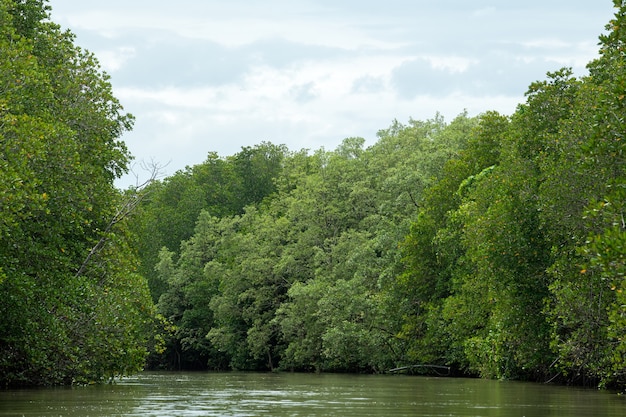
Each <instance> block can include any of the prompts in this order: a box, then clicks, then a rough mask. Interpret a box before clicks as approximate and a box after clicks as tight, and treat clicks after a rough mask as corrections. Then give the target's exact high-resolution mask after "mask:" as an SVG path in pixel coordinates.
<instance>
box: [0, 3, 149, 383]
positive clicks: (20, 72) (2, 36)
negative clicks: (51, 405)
mask: <svg viewBox="0 0 626 417" xmlns="http://www.w3.org/2000/svg"><path fill="white" fill-rule="evenodd" d="M47 10H48V8H47V6H45V4H44V2H42V1H9V0H2V1H0V167H1V168H0V184H1V185H0V206H1V207H2V218H1V219H0V294H2V299H3V302H2V305H1V306H0V316H1V317H2V319H0V357H1V358H2V359H0V384H2V385H46V384H67V383H73V382H91V381H100V380H104V379H106V378H112V377H115V376H119V375H124V374H128V373H132V372H136V371H138V370H140V369H141V368H142V366H143V363H144V359H145V356H146V349H145V345H146V342H147V338H148V337H149V334H150V326H151V323H152V315H153V308H152V303H151V302H150V298H149V293H148V291H147V287H146V285H145V281H144V280H143V278H141V277H140V276H138V275H137V274H136V273H135V270H136V267H137V265H136V263H135V254H134V252H133V250H132V249H131V247H130V246H129V245H130V244H131V243H132V236H131V235H129V234H127V229H126V224H125V223H124V222H122V219H121V218H119V217H117V213H118V209H119V207H122V206H123V205H124V201H123V196H122V195H121V194H120V193H119V191H117V190H116V189H115V188H114V186H113V180H114V179H115V178H117V177H118V176H119V175H121V174H122V173H123V172H124V171H125V170H126V166H127V164H128V161H129V158H130V156H129V155H128V152H127V150H126V148H125V146H124V144H123V143H122V142H121V141H120V140H119V137H120V135H121V134H122V132H123V131H125V130H127V129H129V128H130V127H131V125H132V116H130V115H127V114H124V113H123V109H122V106H121V105H120V104H119V102H118V101H117V100H116V99H115V98H114V97H113V95H112V92H111V86H110V84H109V83H108V77H107V76H106V74H104V73H102V72H101V70H100V68H99V65H98V63H97V61H96V60H95V58H94V57H93V56H92V55H91V54H89V53H87V52H84V51H82V50H81V49H80V48H78V47H76V46H74V44H73V35H71V34H70V33H68V32H65V33H64V32H61V31H60V30H59V28H58V26H56V25H55V24H53V23H51V22H49V20H48V11H47ZM114 225H115V227H113V226H114Z"/></svg>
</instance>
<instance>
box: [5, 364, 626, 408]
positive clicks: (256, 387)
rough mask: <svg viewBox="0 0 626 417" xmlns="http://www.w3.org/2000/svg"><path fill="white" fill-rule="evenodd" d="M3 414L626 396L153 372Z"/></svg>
mask: <svg viewBox="0 0 626 417" xmlns="http://www.w3.org/2000/svg"><path fill="white" fill-rule="evenodd" d="M0 416H41V417H48V416H50V417H51V416H54V417H59V416H63V417H66V416H81V417H86V416H91V417H102V416H141V417H147V416H342V417H349V416H390V417H391V416H507V417H508V416H529V417H530V416H532V417H543V416H572V417H583V416H584V417H591V416H593V417H598V416H611V417H612V416H615V417H618V416H619V417H623V416H626V399H625V398H623V397H619V396H617V395H615V394H611V393H607V392H598V391H594V390H583V389H574V388H566V387H555V386H547V385H541V384H528V383H515V382H502V381H485V380H476V379H454V378H426V377H412V376H403V375H385V376H383V375H378V376H375V375H369V376H366V375H333V374H323V375H311V374H289V373H285V374H255V373H153V372H146V373H143V374H141V375H139V376H137V377H134V378H128V379H125V380H123V381H122V382H119V383H117V384H114V385H104V386H90V387H75V388H64V389H61V388H57V389H40V390H11V391H0Z"/></svg>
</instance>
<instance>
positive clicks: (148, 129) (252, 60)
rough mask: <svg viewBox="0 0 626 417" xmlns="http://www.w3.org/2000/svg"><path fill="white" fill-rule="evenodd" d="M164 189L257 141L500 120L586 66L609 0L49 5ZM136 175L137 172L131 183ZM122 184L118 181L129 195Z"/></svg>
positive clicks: (61, 1) (53, 0)
mask: <svg viewBox="0 0 626 417" xmlns="http://www.w3.org/2000/svg"><path fill="white" fill-rule="evenodd" d="M50 5H51V6H52V19H53V20H54V21H55V22H56V23H58V24H60V25H61V26H62V27H63V28H66V29H70V30H71V31H72V32H74V33H75V34H76V35H77V39H76V43H77V44H78V45H79V46H81V47H83V48H85V49H88V50H90V51H91V52H93V53H95V54H96V56H97V57H98V59H99V60H100V63H101V65H102V67H103V69H104V70H105V71H106V72H107V73H108V74H110V75H111V82H112V84H113V89H114V93H115V95H116V97H117V98H118V99H119V100H120V101H121V102H122V104H123V105H124V107H125V109H126V110H127V111H128V112H130V113H132V114H133V115H135V117H136V119H137V120H136V123H135V127H134V129H133V131H132V132H130V133H127V134H125V135H124V137H123V139H124V140H125V142H126V143H127V145H128V147H129V149H130V150H131V152H132V154H133V155H134V156H135V158H136V161H137V162H140V161H142V160H144V161H150V160H154V161H157V162H159V163H161V164H166V163H169V165H168V166H167V169H166V174H168V175H171V174H173V173H174V172H175V171H177V170H179V169H183V168H184V167H185V166H188V165H195V164H199V163H201V162H203V161H204V160H205V159H206V156H207V153H208V152H210V151H216V152H217V153H218V154H220V155H221V156H228V155H233V154H235V153H236V152H238V151H239V150H240V149H241V147H242V146H253V145H255V144H258V143H260V142H262V141H269V142H272V143H274V144H286V145H287V146H288V147H289V149H291V150H294V151H295V150H300V149H302V148H307V149H311V150H316V149H319V148H321V147H324V148H326V149H328V150H333V149H335V147H336V146H337V145H338V144H339V143H340V142H341V141H342V139H344V138H346V137H351V136H360V137H363V138H365V139H366V141H367V142H366V143H367V144H368V145H369V144H373V143H374V142H375V141H376V132H377V131H378V130H380V129H384V128H386V127H388V126H389V125H390V124H391V122H392V121H393V120H394V119H397V120H398V121H400V122H403V123H405V122H407V121H408V120H409V118H413V119H420V120H424V119H428V118H432V117H433V116H434V115H435V113H436V112H440V113H441V114H442V115H443V116H444V117H445V119H446V120H447V121H450V120H452V119H453V118H454V117H455V116H456V115H458V114H459V113H461V112H462V111H463V110H464V109H466V110H467V111H468V112H469V114H470V115H471V116H474V115H477V114H480V113H481V112H484V111H487V110H497V111H499V112H501V113H504V114H511V113H513V112H514V110H515V106H516V105H517V104H518V103H521V102H523V101H524V93H525V91H526V89H527V87H528V85H529V84H530V83H531V82H533V81H536V80H541V79H545V74H546V72H547V71H554V70H557V69H559V68H561V67H563V66H569V67H573V69H574V73H575V74H576V75H578V76H582V75H584V74H586V70H585V65H586V64H587V63H588V62H589V61H590V60H591V59H593V58H595V57H596V56H597V50H598V45H597V43H598V36H599V35H600V34H601V33H604V32H605V30H604V27H605V25H606V24H607V23H608V22H609V20H610V19H611V18H612V16H613V13H614V10H613V7H612V6H613V4H612V1H611V0H541V1H538V0H524V1H508V0H506V1H505V0H491V1H487V0H470V1H468V0H438V1H434V0H428V1H425V0H385V1H373V0H358V1H357V0H334V1H331V0H310V1H304V0H266V1H260V0H259V1H255V0H221V1H216V0H195V1H194V0H177V1H172V0H167V1H165V0H150V1H148V0H123V1H122V0H107V1H95V0H50ZM141 175H143V176H145V174H142V173H141V172H140V176H141ZM133 182H134V180H133V179H132V177H129V178H125V179H124V180H123V181H120V184H119V185H120V186H122V187H125V186H127V185H131V184H132V183H133Z"/></svg>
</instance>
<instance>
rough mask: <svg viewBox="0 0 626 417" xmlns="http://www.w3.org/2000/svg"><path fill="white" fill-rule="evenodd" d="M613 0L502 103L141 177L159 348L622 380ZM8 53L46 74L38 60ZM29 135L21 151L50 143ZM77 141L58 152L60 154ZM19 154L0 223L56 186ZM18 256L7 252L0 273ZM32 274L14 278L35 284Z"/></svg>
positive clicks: (208, 364)
mask: <svg viewBox="0 0 626 417" xmlns="http://www.w3.org/2000/svg"><path fill="white" fill-rule="evenodd" d="M616 6H617V8H618V10H619V11H618V12H617V13H616V17H615V19H614V20H613V21H612V22H611V23H610V24H609V26H608V27H607V29H608V34H606V35H603V36H601V37H600V41H601V43H600V57H599V58H598V59H596V60H594V61H593V62H591V63H590V64H589V75H588V76H586V77H583V78H576V77H574V76H573V74H572V72H571V70H570V69H567V68H563V69H560V70H557V71H554V72H551V73H548V74H547V77H546V79H545V80H543V81H538V82H534V83H532V84H531V85H530V87H529V90H528V93H527V98H526V101H525V102H524V103H522V104H520V105H519V106H518V108H517V110H516V111H515V112H514V114H512V115H511V116H510V117H507V116H503V115H500V114H498V113H496V112H486V113H484V114H481V115H479V116H477V117H473V118H470V117H468V116H467V114H465V113H464V114H461V115H459V116H458V117H457V118H455V119H454V120H453V121H452V122H450V123H446V122H444V120H443V118H442V117H441V116H440V115H438V114H437V115H436V116H435V117H434V118H433V119H430V120H426V121H418V120H412V119H411V120H409V122H408V123H407V124H406V125H405V124H401V123H399V122H397V121H396V122H393V123H392V125H391V126H390V127H389V128H388V129H384V130H381V131H380V132H379V133H378V141H377V142H376V143H375V144H373V145H372V146H371V147H369V148H364V143H365V141H364V140H363V139H361V138H347V139H345V140H344V141H343V142H342V143H341V144H340V145H339V146H338V147H337V149H335V150H334V151H328V150H325V149H319V150H316V151H314V152H312V153H310V152H309V151H307V150H301V151H299V152H289V151H288V150H287V149H286V148H285V147H284V146H275V145H272V144H270V143H262V144H261V145H259V146H256V147H246V148H243V149H242V150H241V152H240V153H238V154H236V155H234V156H231V157H226V158H220V157H218V156H217V155H216V154H209V158H208V159H207V161H206V162H205V163H203V164H201V165H198V166H195V167H190V168H187V169H186V170H184V171H181V172H178V173H176V174H175V175H174V176H172V177H170V178H167V179H165V180H164V181H162V182H156V183H154V184H152V185H151V191H152V193H151V200H150V202H149V204H148V205H147V206H146V207H144V208H143V209H142V211H141V213H140V216H138V218H137V219H136V221H135V222H134V223H133V227H132V229H133V230H134V231H136V232H137V234H138V235H139V237H140V238H139V242H140V244H139V247H138V250H139V252H140V255H141V260H142V267H141V270H140V271H141V274H145V276H147V277H148V278H149V282H150V289H151V292H152V296H153V297H154V299H155V300H158V301H159V302H158V311H159V313H160V314H162V316H163V317H165V319H166V320H167V323H168V324H166V325H163V326H164V327H168V326H171V327H170V330H171V331H170V332H169V333H168V334H167V337H164V339H163V342H164V343H165V344H166V345H167V346H168V347H169V349H168V351H167V352H166V353H164V354H162V355H161V356H158V355H157V356H156V357H155V358H154V359H153V361H154V362H153V364H155V366H159V365H160V366H166V367H191V368H214V369H223V368H230V369H254V370H272V369H289V370H304V371H350V372H381V371H384V370H385V369H388V368H390V367H395V366H401V365H407V364H434V365H448V366H452V367H453V368H455V369H457V370H458V371H459V372H461V373H464V374H469V375H478V376H482V377H489V378H510V379H528V380H536V381H546V380H555V381H557V380H558V381H563V382H571V383H585V384H588V385H590V384H594V385H595V384H599V385H602V386H606V387H617V388H622V389H623V387H624V383H625V380H626V371H625V369H626V359H625V354H626V344H625V342H624V333H625V331H626V319H625V317H626V311H625V310H624V305H625V298H626V296H625V295H624V293H623V290H624V285H625V284H624V265H625V261H624V245H625V241H626V240H625V239H626V238H625V236H626V234H625V229H626V226H625V221H624V214H623V213H624V198H625V197H626V191H624V188H625V187H624V184H625V183H626V181H625V180H624V166H625V164H624V149H623V146H624V145H623V138H624V127H625V125H624V120H623V117H622V116H621V115H622V114H623V110H624V97H625V96H626V77H624V75H625V71H624V69H625V68H626V66H625V64H624V38H623V36H624V33H625V32H624V27H626V25H625V24H624V19H625V17H624V16H625V13H626V12H625V6H624V5H623V4H622V3H621V2H619V1H618V2H616ZM14 61H15V65H19V66H20V67H19V72H20V73H23V74H31V73H32V74H33V75H32V83H31V85H32V87H31V88H33V89H37V88H40V89H42V91H45V89H46V88H47V87H46V86H47V84H46V83H47V82H48V81H47V79H46V78H41V79H40V78H37V76H36V75H37V74H38V71H37V70H36V64H37V62H31V61H30V60H29V59H28V55H24V56H20V57H18V56H17V55H16V57H15V59H14ZM10 80H12V78H10V77H9V78H7V81H6V82H9V81H10ZM14 87H15V86H14ZM18 87H19V86H18ZM15 88H17V87H15ZM20 88H21V87H20ZM20 96H21V95H19V94H16V95H15V97H20ZM38 103H40V102H39V101H38V102H35V101H33V102H24V103H22V105H23V106H37V105H38ZM3 106H4V105H3ZM4 107H6V106H4ZM4 107H0V108H4ZM9 116H11V117H13V118H15V117H17V116H14V115H8V114H7V116H6V117H9ZM6 120H7V122H6V123H5V124H6V126H9V124H8V123H9V121H10V120H13V119H8V118H7V119H6ZM15 120H20V119H15ZM20 123H22V124H21V125H15V128H14V129H24V130H25V131H27V130H28V131H31V132H42V134H43V132H48V130H49V129H52V127H51V126H50V125H49V124H45V123H40V122H39V121H33V120H26V119H24V120H21V121H20ZM9 131H10V129H9V128H8V127H7V132H9ZM18 134H21V133H18V131H17V130H15V132H14V133H13V135H15V136H16V135H18ZM46 134H48V133H46ZM25 146H26V145H25ZM27 146H28V147H25V148H24V151H23V152H25V153H24V154H22V156H23V155H29V154H33V155H38V157H41V156H42V155H46V152H47V151H46V149H45V148H41V147H40V146H39V145H38V143H37V142H33V143H31V144H28V145H27ZM65 148H67V149H70V148H69V145H68V146H66V147H65ZM76 152H78V154H79V155H80V149H76V150H75V152H74V153H72V154H63V155H56V156H55V158H56V159H62V160H64V161H66V162H65V163H66V164H72V163H73V161H74V159H72V158H73V157H72V155H74V154H76ZM61 156H63V158H65V159H63V158H61ZM29 172H30V171H28V164H26V165H12V167H11V170H6V171H2V174H1V175H4V176H5V177H6V178H3V179H6V180H7V181H8V182H7V183H8V184H13V187H14V191H13V192H14V195H15V196H17V197H19V198H17V199H15V200H11V201H8V200H7V207H8V208H9V210H8V213H10V214H11V215H10V216H7V217H6V220H3V221H4V222H3V223H2V224H1V227H2V228H3V230H10V228H11V227H14V225H21V224H22V223H21V218H20V216H23V214H22V213H23V210H22V208H23V207H25V206H32V207H35V208H37V210H39V211H41V210H45V208H46V207H48V205H49V202H48V199H49V196H48V194H46V195H44V194H43V191H39V192H38V191H37V190H38V189H37V188H36V187H37V186H38V185H36V186H35V185H32V183H28V187H31V188H21V187H23V185H22V184H21V183H20V182H19V181H17V180H16V178H21V177H22V176H24V175H28V173H29ZM32 177H33V178H38V177H37V176H36V175H32ZM11 180H12V181H13V182H11ZM18 190H19V192H18ZM0 196H1V197H2V198H5V196H4V195H3V194H0ZM48 256H49V259H50V260H51V261H52V260H54V259H55V258H54V257H53V256H50V255H48ZM11 272H12V270H11V265H10V264H6V265H3V266H2V270H0V279H3V280H4V281H5V282H6V281H7V280H8V279H9V278H8V277H10V276H11ZM28 282H29V281H28V280H24V281H23V282H22V283H21V284H22V285H21V286H20V287H19V288H18V287H16V288H14V290H13V291H15V292H16V293H19V292H21V293H24V294H27V295H29V296H35V295H30V294H31V292H32V291H33V290H32V288H31V286H30V285H29V284H28Z"/></svg>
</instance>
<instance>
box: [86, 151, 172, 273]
mask: <svg viewBox="0 0 626 417" xmlns="http://www.w3.org/2000/svg"><path fill="white" fill-rule="evenodd" d="M141 167H142V169H144V170H145V171H148V172H149V173H150V177H149V178H148V179H147V180H145V181H143V182H142V183H141V184H140V183H139V180H138V178H139V177H138V175H137V174H135V178H137V185H136V186H135V187H132V188H131V190H129V191H128V192H127V193H126V196H125V198H124V200H123V201H122V203H121V205H120V206H119V207H118V208H117V210H116V212H115V214H114V215H113V217H112V218H111V220H110V221H109V223H108V224H107V227H106V228H105V229H104V231H103V233H102V237H101V238H100V240H99V241H98V242H97V243H96V244H95V245H94V246H93V247H92V248H91V250H90V251H89V253H88V254H87V256H86V257H85V260H84V261H83V263H82V264H81V266H80V268H78V270H77V271H76V274H75V275H74V277H76V278H77V277H79V276H81V275H82V274H84V273H85V269H86V268H87V265H89V262H90V261H91V259H92V258H93V257H94V255H96V254H97V253H98V252H100V251H101V250H102V248H103V247H104V244H105V243H106V242H107V240H108V239H109V233H110V232H111V230H112V229H113V227H114V226H115V225H116V224H118V223H119V222H121V221H122V220H124V219H125V218H126V217H128V216H129V215H131V214H132V213H133V212H134V211H135V210H136V208H137V207H138V206H139V204H140V203H141V202H142V201H143V200H144V199H145V198H146V197H147V196H148V194H149V191H148V189H147V188H148V186H149V185H150V184H152V183H153V182H154V181H156V180H157V178H159V177H160V176H162V175H163V168H164V166H161V165H159V164H158V163H156V162H154V161H150V162H149V163H145V162H143V161H142V163H141ZM131 171H132V170H131ZM133 173H134V172H133Z"/></svg>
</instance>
